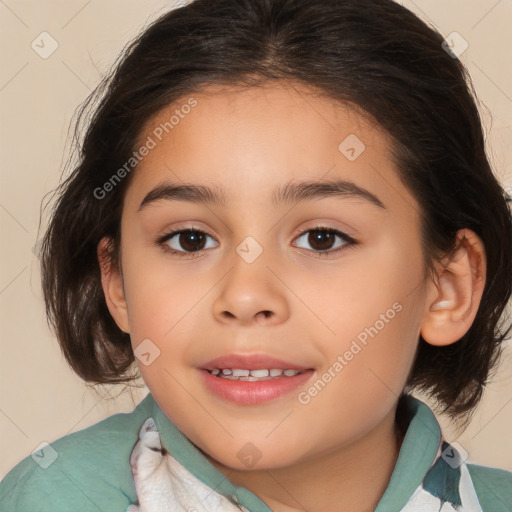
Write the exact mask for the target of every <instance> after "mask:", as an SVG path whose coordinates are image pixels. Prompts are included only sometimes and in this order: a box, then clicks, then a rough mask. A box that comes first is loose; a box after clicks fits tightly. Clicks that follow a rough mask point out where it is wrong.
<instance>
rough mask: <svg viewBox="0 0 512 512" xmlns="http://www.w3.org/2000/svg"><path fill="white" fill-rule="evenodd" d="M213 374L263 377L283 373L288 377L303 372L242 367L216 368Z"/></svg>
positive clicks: (235, 376) (228, 376)
mask: <svg viewBox="0 0 512 512" xmlns="http://www.w3.org/2000/svg"><path fill="white" fill-rule="evenodd" d="M211 373H212V375H219V376H221V377H225V378H238V377H255V378H261V377H269V376H270V377H280V376H282V375H284V376H286V377H293V376H294V375H297V374H298V373H301V372H300V370H292V369H288V370H282V369H280V368H272V369H269V370H267V369H261V370H246V369H240V368H234V369H231V368H223V369H219V368H215V369H214V370H212V371H211Z"/></svg>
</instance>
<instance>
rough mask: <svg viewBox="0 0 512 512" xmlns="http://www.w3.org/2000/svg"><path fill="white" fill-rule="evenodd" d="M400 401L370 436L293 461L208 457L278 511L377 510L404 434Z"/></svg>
mask: <svg viewBox="0 0 512 512" xmlns="http://www.w3.org/2000/svg"><path fill="white" fill-rule="evenodd" d="M395 412H396V407H395V408H393V409H392V410H391V411H390V412H389V414H388V415H387V416H386V417H385V418H384V419H383V420H382V421H381V422H380V423H379V424H378V425H377V426H376V427H375V428H374V429H373V430H371V431H370V432H368V433H367V434H366V435H365V436H364V437H361V438H360V439H358V440H357V441H355V442H353V443H351V444H350V445H346V446H342V447H340V448H337V449H335V450H331V451H329V452H328V453H323V454H320V455H317V456H316V457H310V458H308V459H305V460H302V461H300V462H298V463H296V464H294V465H293V466H288V467H284V468H277V469H263V470H253V471H239V470H233V469H231V468H228V467H226V466H223V465H222V464H220V463H219V462H218V461H216V460H213V459H212V458H211V457H208V458H209V460H210V462H211V463H212V464H214V465H215V466H216V467H217V468H218V469H219V470H220V471H221V472H223V473H224V474H225V475H226V476H227V477H228V478H229V479H230V480H231V481H232V482H233V483H234V484H235V485H237V486H242V487H245V488H247V489H249V490H250V491H251V492H253V493H254V494H256V495H257V496H258V497H259V498H260V499H261V500H263V501H264V502H265V503H266V504H267V505H268V506H269V508H271V509H272V510H273V511H274V512H296V511H304V510H308V511H309V512H317V511H322V512H330V511H332V512H334V511H336V512H345V511H346V512H349V511H350V512H353V511H354V510H357V511H359V512H366V511H368V512H373V511H374V509H375V507H376V506H377V504H378V502H379V500H380V498H381V497H382V495H383V494H384V491H385V490H386V487H387V486H388V483H389V480H390V478H391V474H392V473H393V469H394V467H395V464H396V461H397V458H398V453H399V451H400V446H401V443H402V440H403V436H404V428H403V420H402V419H401V418H399V420H398V421H396V420H395Z"/></svg>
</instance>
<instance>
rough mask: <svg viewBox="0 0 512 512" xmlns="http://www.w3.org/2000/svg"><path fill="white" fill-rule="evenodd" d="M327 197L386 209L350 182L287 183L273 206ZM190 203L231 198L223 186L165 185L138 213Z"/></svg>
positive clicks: (221, 202) (274, 197)
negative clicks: (156, 205)
mask: <svg viewBox="0 0 512 512" xmlns="http://www.w3.org/2000/svg"><path fill="white" fill-rule="evenodd" d="M326 197H349V198H351V197H357V198H359V199H364V200H365V201H368V202H369V203H370V204H373V205H375V206H378V207H379V208H383V209H386V207H385V206H384V204H383V203H382V201H381V200H380V199H379V198H378V197H377V196H376V195H375V194H373V193H372V192H370V191H369V190H366V189H365V188H362V187H360V186H359V185H356V184H355V183H352V182H350V181H344V180H330V181H308V182H300V183H291V182H288V183H285V184H284V185H281V186H280V187H279V188H277V189H276V190H275V191H274V194H273V195H272V203H273V205H274V206H278V205H280V204H282V203H291V202H298V201H303V200H308V199H322V198H326ZM162 200H165V201H187V202H191V203H205V204H217V205H220V206H225V205H226V203H227V196H226V194H225V192H224V190H223V189H221V188H219V187H208V186H205V185H194V184H177V183H173V182H164V183H161V184H160V185H157V186H156V187H155V188H153V189H152V190H151V191H150V192H149V193H148V194H146V196H145V197H144V199H143V200H142V202H141V203H140V206H139V209H138V211H141V210H143V209H144V208H146V207H147V206H148V205H150V204H152V203H155V202H156V201H162Z"/></svg>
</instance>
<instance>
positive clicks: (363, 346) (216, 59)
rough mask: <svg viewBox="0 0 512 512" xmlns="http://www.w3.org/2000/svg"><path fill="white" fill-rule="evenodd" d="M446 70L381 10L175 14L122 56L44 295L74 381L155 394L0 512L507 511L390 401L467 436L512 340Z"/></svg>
mask: <svg viewBox="0 0 512 512" xmlns="http://www.w3.org/2000/svg"><path fill="white" fill-rule="evenodd" d="M456 53H457V52H456V49H454V47H453V45H447V44H446V43H444V41H443V38H442V36H440V35H439V34H438V33H437V32H435V31H433V30H432V29H431V28H429V27H427V26H426V25H425V24H424V23H423V22H422V21H420V20H419V19H418V18H417V17H416V16H415V15H413V14H412V13H411V12H409V11H407V10H406V9H405V8H403V7H402V6H400V5H399V4H397V3H395V2H393V1H391V0H357V1H356V0H310V1H308V2H303V1H300V0H217V1H215V2H209V1H207V0H195V1H193V2H192V3H190V4H189V5H186V6H183V7H180V8H177V9H175V10H173V11H171V12H169V13H168V14H166V15H164V16H162V17H161V18H160V19H159V20H157V21H156V22H155V23H154V24H153V25H152V26H150V27H149V28H148V29H147V30H146V31H145V32H144V33H143V34H142V35H141V36H140V37H139V38H138V40H137V41H135V42H134V43H133V44H132V45H131V46H129V47H128V49H127V50H126V52H125V54H124V55H123V58H122V59H121V60H120V62H119V64H118V66H117V68H116V69H115V71H114V72H113V73H112V75H111V76H110V77H109V78H108V79H107V80H106V81H105V83H104V84H103V87H102V88H101V89H100V90H101V91H103V92H104V94H103V95H102V97H101V101H100V102H99V104H98V106H97V108H96V110H95V112H94V115H93V116H92V117H90V118H89V119H88V123H89V125H88V129H87V132H86V134H85V137H84V139H83V141H82V144H81V152H80V162H79V165H78V166H77V167H76V169H75V170H74V172H73V173H72V174H71V176H70V177H69V178H68V179H67V180H66V181H65V182H64V183H63V184H62V186H61V189H60V193H59V196H58V200H57V204H56V207H55V209H54V212H53V217H52V220H51V223H50V226H49V228H48V231H47V232H46V235H45V238H44V243H43V249H42V271H43V290H44V296H45V301H46V306H47V312H48V315H49V318H50V319H51V321H52V324H53V327H54V328H55V330H56V333H57V336H58V339H59V342H60V344H61V346H62V349H63V351H64V353H65V355H66V358H67V360H68V362H69V364H70V365H71V366H72V368H73V369H74V370H75V371H76V373H77V374H78V375H80V376H81V377H82V378H83V379H84V380H85V381H87V382H91V383H119V382H132V381H134V380H135V379H136V378H137V376H138V374H137V371H136V370H137V368H138V370H139V371H140V374H141V375H142V377H143V379H144V381H145V383H146V384H147V386H148V388H149V390H150V393H149V394H148V395H147V397H146V398H144V400H143V401H142V402H141V403H140V404H139V405H138V406H137V407H136V408H135V410H134V411H133V412H132V413H130V414H116V415H113V416H111V417H109V418H107V419H105V420H103V421H101V422H99V423H97V424H96V425H93V426H91V427H89V428H87V429H85V430H82V431H79V432H75V433H73V434H70V435H67V436H65V437H63V438H61V439H58V440H57V441H55V442H54V443H52V444H51V445H48V446H46V447H45V448H44V449H43V450H41V452H40V453H35V454H33V455H32V457H27V459H25V460H23V461H22V462H20V463H19V464H18V465H17V466H16V467H15V468H14V469H13V470H12V471H11V472H10V473H9V474H8V475H7V477H6V478H5V479H4V481H3V482H2V484H1V486H0V497H1V501H0V503H1V506H2V510H6V511H27V510H30V511H33V512H35V511H46V510H48V511H50V510H51V511H65V510H66V511H68V510H76V511H93V510H109V511H120V512H121V511H125V510H131V511H133V510H140V511H153V512H158V511H164V510H166V511H168V510H180V511H181V510H185V511H212V510H226V511H230V510H245V511H250V512H269V511H271V510H272V511H276V512H289V511H297V510H308V511H310V512H315V511H351V512H353V511H358V512H364V511H376V512H398V511H402V512H412V511H423V512H430V511H436V512H447V511H455V510H457V511H461V510H462V511H464V512H467V511H472V512H473V511H476V512H478V511H481V512H500V511H502V512H505V511H510V510H512V474H511V473H509V472H507V471H504V470H499V469H493V468H487V467H482V466H476V465H473V464H469V463H468V462H467V454H466V453H465V452H464V450H463V449H462V447H459V446H456V445H450V444H448V443H447V442H446V441H445V440H444V439H443V436H442V434H441V432H440V428H439V425H438V423H437V421H436V419H435V416H434V415H433V413H432V411H431V410H430V409H429V408H428V407H427V406H426V405H425V404H424V403H423V402H421V401H419V400H417V399H416V398H413V397H412V395H411V392H412V391H413V390H420V391H424V392H427V393H429V394H430V396H431V397H432V398H433V399H434V400H435V401H436V402H437V403H438V404H439V405H440V406H441V409H442V411H443V412H446V413H447V414H449V415H450V416H451V417H452V418H453V419H454V420H458V421H464V420H465V421H466V422H467V421H469V418H470V416H471V413H472V412H473V411H474V409H475V407H476V406H477V404H478V402H479V400H480V397H481V395H482V391H483V388H484V385H485V384H486V382H487V379H488V376H489V374H490V371H491V369H493V368H494V367H495V366H496V362H497V360H498V357H499V354H500V348H501V343H502V341H503V340H504V339H505V337H506V336H507V334H508V332H509V330H510V327H509V326H507V325H502V323H500V320H501V316H502V312H503V311H504V308H505V306H506V304H507V301H508V299H509V297H510V294H511V279H510V278H511V275H512V222H511V217H510V212H509V209H508V207H507V203H506V197H505V195H504V191H503V190H502V188H501V186H500V184H499V183H498V181H497V180H496V178H495V177H494V175H493V173H492V171H491V168H490V165H489V162H488V160H487V157H486V154H485V150H484V139H483V135H482V128H481V123H480V119H479V115H478V111H477V107H476V105H475V100H474V99H473V97H472V95H471V93H470V89H469V86H468V83H467V82H466V78H467V76H466V71H465V69H464V67H463V66H462V64H461V63H460V62H459V60H458V59H457V55H456ZM134 363H136V364H134ZM35 462H37V464H36V463H35Z"/></svg>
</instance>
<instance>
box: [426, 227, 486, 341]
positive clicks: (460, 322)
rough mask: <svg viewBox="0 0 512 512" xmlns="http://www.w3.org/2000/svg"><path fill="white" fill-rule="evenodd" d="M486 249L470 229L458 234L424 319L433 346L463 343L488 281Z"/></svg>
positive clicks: (434, 288) (443, 266) (439, 274)
mask: <svg viewBox="0 0 512 512" xmlns="http://www.w3.org/2000/svg"><path fill="white" fill-rule="evenodd" d="M486 265H487V260H486V255H485V247H484V244H483V242H482V241H481V239H480V238H479V237H478V235H477V234H476V233H474V232H473V231H471V230H469V229H461V230H459V231H458V232H457V240H456V249H455V252H454V253H453V255H451V256H450V257H449V259H448V261H445V262H444V263H443V265H442V268H441V269H440V271H439V273H438V276H439V280H438V283H432V288H431V290H432V292H431V293H430V294H429V295H430V298H429V300H428V303H427V308H428V310H427V311H426V313H425V316H424V317H423V323H422V327H421V336H422V337H423V339H424V340H425V341H426V342H427V343H430V344H431V345H437V346H443V345H450V344H451V343H455V342H456V341H458V340H460V339H461V338H462V337H463V336H464V335H465V334H466V333H467V331H468V330H469V328H470V327H471V324H472V323H473V321H474V319H475V316H476V313H477V311H478V307H479V305H480V300H481V298H482V294H483V291H484V287H485V280H486Z"/></svg>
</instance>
